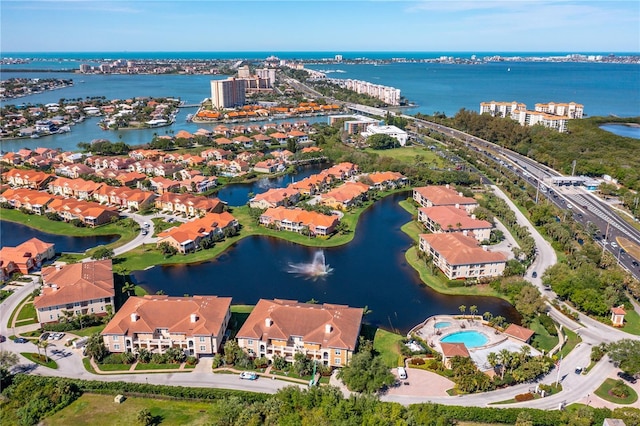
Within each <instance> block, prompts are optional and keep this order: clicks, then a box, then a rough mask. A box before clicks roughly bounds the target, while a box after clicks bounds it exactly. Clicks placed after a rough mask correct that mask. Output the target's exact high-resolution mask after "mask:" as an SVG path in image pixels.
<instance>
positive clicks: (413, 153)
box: [365, 146, 444, 167]
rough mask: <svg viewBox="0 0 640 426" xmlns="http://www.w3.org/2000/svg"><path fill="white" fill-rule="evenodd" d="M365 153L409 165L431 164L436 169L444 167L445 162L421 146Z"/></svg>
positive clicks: (367, 150)
mask: <svg viewBox="0 0 640 426" xmlns="http://www.w3.org/2000/svg"><path fill="white" fill-rule="evenodd" d="M365 152H370V153H373V154H378V155H379V156H380V157H390V158H393V159H395V160H399V161H402V162H404V163H406V164H407V165H414V164H416V163H425V164H430V165H433V166H434V167H442V166H443V165H444V160H443V159H442V157H439V156H438V155H436V154H435V152H433V151H431V150H430V149H429V148H424V147H421V146H412V147H404V148H394V149H385V150H376V149H371V148H367V149H365Z"/></svg>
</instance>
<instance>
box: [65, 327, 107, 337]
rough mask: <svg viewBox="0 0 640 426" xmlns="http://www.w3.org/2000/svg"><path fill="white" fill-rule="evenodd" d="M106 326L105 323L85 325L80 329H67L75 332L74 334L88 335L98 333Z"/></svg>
mask: <svg viewBox="0 0 640 426" xmlns="http://www.w3.org/2000/svg"><path fill="white" fill-rule="evenodd" d="M106 326H107V325H106V324H101V325H94V326H93V327H85V328H83V329H82V330H69V333H72V334H75V335H76V336H81V337H89V336H93V335H94V334H96V333H100V332H101V331H102V330H104V328H105V327H106Z"/></svg>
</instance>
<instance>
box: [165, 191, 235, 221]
mask: <svg viewBox="0 0 640 426" xmlns="http://www.w3.org/2000/svg"><path fill="white" fill-rule="evenodd" d="M155 206H156V208H157V209H160V210H165V211H168V212H170V213H174V214H176V213H184V214H185V215H186V216H200V215H204V214H205V213H221V212H222V210H223V208H224V204H223V203H222V201H220V200H219V199H218V198H208V197H202V196H196V195H190V194H173V193H164V194H162V195H161V196H160V197H158V198H157V199H156V200H155Z"/></svg>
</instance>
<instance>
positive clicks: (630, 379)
mask: <svg viewBox="0 0 640 426" xmlns="http://www.w3.org/2000/svg"><path fill="white" fill-rule="evenodd" d="M618 377H620V378H621V379H623V380H626V381H627V382H629V383H635V382H636V381H637V380H636V378H635V377H634V376H632V375H631V374H629V373H625V372H624V371H618Z"/></svg>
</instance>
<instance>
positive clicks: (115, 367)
mask: <svg viewBox="0 0 640 426" xmlns="http://www.w3.org/2000/svg"><path fill="white" fill-rule="evenodd" d="M98 368H99V369H100V371H129V369H130V368H131V364H98Z"/></svg>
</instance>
